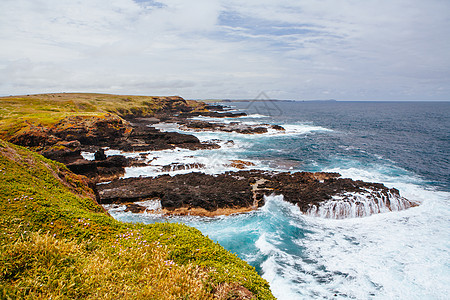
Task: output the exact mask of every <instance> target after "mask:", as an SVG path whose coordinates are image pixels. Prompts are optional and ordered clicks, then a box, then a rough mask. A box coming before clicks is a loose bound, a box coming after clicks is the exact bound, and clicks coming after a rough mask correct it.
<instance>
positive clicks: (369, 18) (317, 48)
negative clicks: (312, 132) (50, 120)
mask: <svg viewBox="0 0 450 300" xmlns="http://www.w3.org/2000/svg"><path fill="white" fill-rule="evenodd" d="M0 39H1V43H0V95H20V94H34V93H49V92H99V93H112V94H129V95H155V96H156V95H179V96H182V97H184V98H186V99H211V98H212V99H254V98H255V97H257V96H258V95H260V93H261V92H264V93H265V95H267V96H268V97H270V98H272V99H292V100H312V99H337V100H450V0H427V1H424V0H316V1H314V0H277V1H269V0H246V1H237V0H190V1H187V0H184V1H183V0H159V1H152V0H0Z"/></svg>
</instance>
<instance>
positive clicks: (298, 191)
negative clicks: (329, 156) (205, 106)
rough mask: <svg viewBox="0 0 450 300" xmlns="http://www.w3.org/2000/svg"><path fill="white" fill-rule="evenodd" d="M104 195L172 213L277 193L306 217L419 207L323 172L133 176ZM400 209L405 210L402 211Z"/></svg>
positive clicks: (104, 189) (256, 202)
mask: <svg viewBox="0 0 450 300" xmlns="http://www.w3.org/2000/svg"><path fill="white" fill-rule="evenodd" d="M98 191H99V196H100V203H102V204H107V203H116V202H117V203H119V202H124V203H126V202H133V201H141V200H147V199H154V198H159V199H160V200H161V205H162V208H163V209H166V210H168V211H173V210H177V209H180V208H202V209H205V210H207V211H215V210H217V209H223V208H234V209H235V208H250V207H252V208H256V207H259V206H262V205H263V204H264V196H269V195H272V194H276V195H283V196H284V199H285V200H286V201H288V202H290V203H293V204H295V205H297V206H298V207H299V208H300V210H301V211H302V212H304V213H309V214H312V215H324V214H325V216H326V213H328V214H330V215H329V216H328V217H335V218H339V217H340V216H341V217H348V216H365V215H369V214H371V213H379V212H382V211H383V209H386V210H399V209H404V208H407V207H411V206H414V205H415V204H414V203H412V202H409V201H408V200H406V199H404V198H402V197H400V195H399V192H398V190H395V189H389V188H387V187H385V186H384V185H382V184H377V183H367V182H362V181H354V180H351V179H343V178H340V175H339V174H337V173H322V172H319V173H308V172H298V173H292V174H291V173H274V172H263V171H255V170H251V171H239V172H227V173H225V174H220V175H207V174H203V173H190V174H183V175H176V176H173V177H171V176H168V175H165V176H159V177H156V178H128V179H122V180H115V181H113V182H111V183H109V184H104V185H100V186H98ZM361 197H365V198H364V199H368V200H367V201H368V202H369V204H367V203H362V202H361V201H362V200H361V199H362V198H361ZM336 199H337V200H336ZM330 201H331V202H330ZM333 201H334V202H333ZM328 203H331V204H332V205H334V206H332V207H327V208H326V209H328V210H329V212H325V213H324V212H323V209H322V208H323V205H324V204H328ZM399 203H400V204H399ZM338 204H339V205H338ZM367 205H369V206H367ZM398 205H400V206H402V207H400V208H398V207H397V206H398ZM347 206H350V207H353V208H352V209H353V211H346V210H345V209H346V207H347ZM394 206H396V207H394ZM342 207H343V208H342ZM321 209H322V210H321ZM343 209H344V210H343ZM340 214H342V215H340Z"/></svg>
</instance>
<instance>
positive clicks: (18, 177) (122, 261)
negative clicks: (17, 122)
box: [0, 140, 274, 299]
mask: <svg viewBox="0 0 450 300" xmlns="http://www.w3.org/2000/svg"><path fill="white" fill-rule="evenodd" d="M94 199H95V197H94V195H93V192H92V190H91V189H89V187H88V186H87V182H86V181H85V178H84V177H82V176H78V175H74V174H73V173H71V172H69V171H68V170H67V169H66V168H65V167H64V166H63V165H61V164H58V163H55V162H53V161H50V160H48V159H45V158H44V157H42V156H40V155H38V154H36V153H33V152H30V151H28V150H26V149H25V148H22V147H18V146H14V145H12V144H10V143H7V142H4V141H2V140H0V298H1V299H17V298H26V299H252V298H254V299H274V298H273V296H272V294H271V293H270V290H269V286H268V283H267V282H266V281H265V280H263V279H262V278H261V277H260V276H259V275H258V274H257V273H256V271H255V270H254V268H252V267H250V266H249V265H248V264H247V263H245V262H243V261H242V260H240V259H239V258H237V257H236V256H235V255H234V254H231V253H229V252H228V251H226V250H225V249H224V248H223V247H221V246H220V245H218V244H216V243H214V242H212V241H211V240H210V239H208V238H207V237H205V236H203V235H202V234H201V233H200V232H199V231H198V230H196V229H194V228H190V227H187V226H185V225H181V224H169V223H161V224H154V225H143V224H125V223H121V222H118V221H116V220H114V219H113V218H111V217H110V216H108V215H107V214H106V213H105V212H104V211H103V209H102V207H101V206H99V205H98V204H97V203H96V202H95V200H94Z"/></svg>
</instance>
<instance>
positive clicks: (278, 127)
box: [271, 125, 286, 131]
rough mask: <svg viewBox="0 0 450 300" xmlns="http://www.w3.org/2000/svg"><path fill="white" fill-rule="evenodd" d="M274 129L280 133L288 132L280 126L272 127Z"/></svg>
mask: <svg viewBox="0 0 450 300" xmlns="http://www.w3.org/2000/svg"><path fill="white" fill-rule="evenodd" d="M271 127H272V129H275V130H278V131H286V129H285V128H284V127H282V126H280V125H271Z"/></svg>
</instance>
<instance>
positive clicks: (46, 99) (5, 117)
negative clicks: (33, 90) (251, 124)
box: [0, 93, 205, 140]
mask: <svg viewBox="0 0 450 300" xmlns="http://www.w3.org/2000/svg"><path fill="white" fill-rule="evenodd" d="M204 109H205V104H204V103H202V102H197V101H191V100H184V99H182V98H181V97H176V96H174V97H152V96H126V95H109V94H89V93H59V94H39V95H24V96H10V97H0V138H1V139H4V140H11V139H12V138H13V137H14V136H15V135H17V134H19V133H20V132H23V131H26V130H29V129H30V128H35V127H42V128H46V127H51V126H52V125H54V124H56V123H58V122H59V121H61V120H62V119H64V118H65V117H70V116H99V117H101V116H104V115H105V114H108V113H112V114H117V115H118V116H120V117H128V116H139V117H151V116H154V115H155V114H158V113H162V112H177V111H186V110H200V111H202V110H204Z"/></svg>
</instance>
